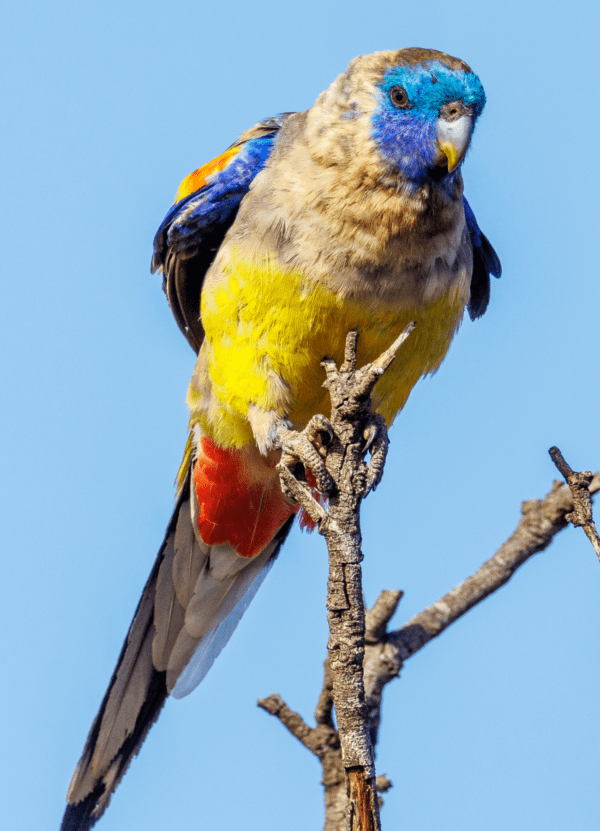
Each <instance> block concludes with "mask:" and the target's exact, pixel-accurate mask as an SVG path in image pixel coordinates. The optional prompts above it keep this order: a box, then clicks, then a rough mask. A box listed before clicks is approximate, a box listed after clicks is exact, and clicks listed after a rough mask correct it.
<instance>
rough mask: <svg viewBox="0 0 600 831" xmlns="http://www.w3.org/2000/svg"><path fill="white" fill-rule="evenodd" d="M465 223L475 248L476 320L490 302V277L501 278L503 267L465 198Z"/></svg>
mask: <svg viewBox="0 0 600 831" xmlns="http://www.w3.org/2000/svg"><path fill="white" fill-rule="evenodd" d="M463 202H464V208H465V221H466V223H467V230H468V232H469V237H470V239H471V245H472V247H473V275H472V277H471V298H470V300H469V305H468V309H469V316H470V318H471V320H475V319H476V318H478V317H481V315H482V314H483V313H484V312H485V310H486V309H487V306H488V303H489V300H490V275H492V276H493V277H500V276H501V274H502V266H501V264H500V260H499V258H498V255H497V254H496V252H495V251H494V249H493V247H492V244H491V243H490V241H489V240H488V238H487V237H486V235H485V234H484V233H483V231H482V230H481V228H480V227H479V225H478V224H477V220H476V219H475V214H474V213H473V211H472V210H471V206H470V205H469V203H468V202H467V200H466V199H465V198H464V197H463Z"/></svg>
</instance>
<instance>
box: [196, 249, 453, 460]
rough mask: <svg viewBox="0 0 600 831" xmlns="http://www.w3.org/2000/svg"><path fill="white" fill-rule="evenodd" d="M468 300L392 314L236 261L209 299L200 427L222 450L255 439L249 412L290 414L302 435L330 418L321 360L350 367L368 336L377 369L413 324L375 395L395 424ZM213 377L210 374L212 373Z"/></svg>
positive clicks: (369, 356) (366, 353) (368, 352)
mask: <svg viewBox="0 0 600 831" xmlns="http://www.w3.org/2000/svg"><path fill="white" fill-rule="evenodd" d="M463 309H464V299H463V298H462V297H460V296H459V294H458V292H457V291H456V289H455V290H454V291H452V290H451V291H449V292H448V293H447V294H446V295H444V296H443V297H442V298H440V299H439V300H436V301H435V302H434V303H430V304H429V305H427V306H424V307H422V308H412V309H409V308H390V307H389V306H382V305H381V304H377V303H376V302H375V300H374V301H373V304H372V305H367V304H364V303H360V304H359V303H357V302H356V301H354V300H350V299H348V298H341V297H339V296H338V295H337V294H335V293H333V292H331V291H329V290H327V289H326V288H324V287H323V286H322V285H314V284H311V283H310V282H309V281H307V280H306V279H305V278H304V277H303V276H302V275H301V274H299V273H294V272H284V271H282V270H281V269H278V268H276V267H274V266H273V265H272V264H270V263H268V262H267V263H262V264H260V265H259V264H254V263H249V262H245V261H242V260H239V259H236V260H232V262H231V263H230V266H229V268H228V269H227V272H226V273H222V274H221V276H220V278H219V280H218V281H217V282H215V283H213V284H212V285H210V284H209V285H207V286H206V287H205V290H204V291H203V295H202V322H203V325H204V328H205V331H206V343H205V344H204V345H203V351H202V352H201V356H200V362H202V361H204V362H206V361H208V373H209V376H210V385H211V387H212V396H211V399H212V401H211V405H210V408H208V409H207V408H206V407H205V406H199V404H200V401H199V396H200V395H205V394H206V393H205V392H204V393H203V392H202V388H203V385H202V384H201V383H200V380H199V378H198V377H196V378H195V380H193V381H192V385H191V387H190V394H189V397H188V400H189V404H190V408H191V410H192V421H198V422H199V423H200V424H201V426H202V428H203V430H204V431H205V432H206V433H208V434H209V435H211V436H212V437H213V438H214V439H215V440H216V441H217V442H218V443H220V444H224V445H230V446H236V447H241V446H243V445H245V444H248V443H250V442H252V441H253V435H252V430H251V429H250V425H249V423H248V419H247V414H248V410H249V407H250V406H251V405H255V406H257V407H259V408H260V409H261V410H263V411H265V412H270V411H276V412H277V413H278V414H279V415H282V416H286V417H287V418H289V419H290V421H291V422H292V424H293V425H294V426H295V427H296V428H297V429H298V428H302V427H303V426H304V425H305V424H306V422H307V421H308V420H309V419H310V417H311V416H312V415H314V414H315V413H317V412H323V413H325V414H327V413H328V411H329V402H328V396H327V392H326V390H324V389H323V386H322V384H323V380H324V378H325V376H324V372H323V369H322V367H321V366H320V362H321V361H322V360H323V358H324V357H331V358H333V359H334V360H335V361H336V362H337V363H338V365H339V363H340V362H341V361H342V359H343V352H344V342H345V338H346V333H347V332H348V331H349V330H350V329H357V330H358V332H359V347H358V360H359V365H363V364H364V363H366V362H368V361H372V360H373V359H374V358H376V357H377V356H378V355H379V354H380V353H381V352H383V351H384V350H385V349H387V347H388V346H389V345H390V344H391V343H392V342H393V341H394V339H395V338H396V337H397V335H398V334H399V333H400V332H401V331H402V330H403V329H404V327H405V326H406V325H407V324H408V323H409V322H410V321H411V320H414V321H416V324H417V326H416V329H415V331H414V332H413V334H412V335H411V336H410V338H409V339H408V341H407V342H406V343H405V344H404V345H403V346H402V347H401V348H400V351H399V353H398V357H397V358H396V360H395V361H394V363H393V364H392V366H391V367H390V369H389V370H388V372H387V373H386V374H385V375H384V376H383V378H382V379H381V380H380V381H379V382H378V384H377V387H376V388H375V395H374V397H373V398H374V405H375V407H376V409H377V411H378V412H380V413H381V414H382V415H383V416H384V417H385V419H386V420H387V422H388V424H391V422H392V421H393V419H394V417H395V416H396V414H397V413H398V411H399V410H400V409H401V408H402V407H403V406H404V404H405V402H406V399H407V398H408V396H409V394H410V391H411V390H412V388H413V386H414V385H415V384H416V382H417V381H418V379H419V378H420V377H421V376H422V375H425V374H427V373H429V372H433V371H434V370H436V369H437V368H438V367H439V365H440V363H441V362H442V360H443V358H444V356H445V355H446V352H447V350H448V347H449V345H450V342H451V340H452V337H453V336H454V333H455V332H456V329H457V327H458V325H459V324H460V321H461V318H462V314H463ZM204 374H205V373H204Z"/></svg>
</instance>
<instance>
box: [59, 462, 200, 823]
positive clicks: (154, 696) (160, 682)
mask: <svg viewBox="0 0 600 831" xmlns="http://www.w3.org/2000/svg"><path fill="white" fill-rule="evenodd" d="M188 498H189V477H188V481H187V483H186V485H185V486H184V488H183V489H182V492H181V493H180V495H179V498H178V500H177V504H176V506H175V510H174V511H173V516H172V517H171V521H170V522H169V526H168V528H167V532H166V534H165V539H164V541H163V544H162V545H161V547H160V550H159V552H158V556H157V558H156V561H155V563H154V566H153V568H152V571H151V573H150V576H149V578H148V580H147V582H146V585H145V586H144V591H143V592H142V598H141V599H140V602H139V604H138V606H137V609H136V611H135V614H134V616H133V621H132V624H131V626H130V628H129V632H128V633H127V637H126V638H125V643H124V644H123V647H122V649H121V653H120V655H119V659H118V661H117V665H116V667H115V671H114V672H113V675H112V678H111V680H110V683H109V685H108V689H107V690H106V693H105V695H104V698H103V699H102V703H101V705H100V709H99V710H98V714H97V716H96V718H95V719H94V723H93V724H92V728H91V730H90V732H89V735H88V737H87V740H86V743H85V747H84V749H83V753H82V755H81V759H80V761H79V764H78V766H77V768H78V770H82V771H83V770H85V768H86V767H87V765H89V763H90V761H91V759H92V756H93V754H94V750H95V748H96V743H97V741H98V735H99V732H100V728H101V726H102V719H103V717H104V712H105V710H106V705H107V703H108V699H109V696H110V693H111V691H112V688H113V686H114V684H115V682H116V679H117V673H118V671H119V667H120V666H121V664H122V662H123V659H124V657H125V653H126V651H127V647H128V645H129V638H130V635H131V633H132V629H133V625H134V622H135V620H136V617H137V615H138V613H139V612H140V610H141V607H142V600H143V598H144V597H145V596H146V594H147V593H148V592H154V588H155V586H156V580H157V577H158V570H159V568H160V564H161V563H162V560H163V556H164V551H165V548H166V545H167V541H168V540H169V537H170V536H171V535H172V534H174V533H175V526H176V524H177V518H178V516H179V510H180V508H181V506H182V504H183V503H184V502H185V501H186V499H188ZM150 608H151V612H150V614H149V615H148V618H147V620H145V621H144V630H145V633H147V632H148V631H149V630H151V629H152V627H153V624H154V608H153V604H152V605H151V607H150ZM166 675H167V674H166V672H165V671H161V672H159V671H158V670H156V669H153V670H152V675H151V678H150V682H149V684H148V690H147V694H146V698H145V700H144V702H143V704H142V706H141V708H140V710H139V712H138V715H137V718H136V722H135V726H134V728H133V730H132V732H131V733H130V734H129V735H128V736H127V738H126V739H125V741H124V742H123V743H122V745H121V747H120V748H119V750H118V752H117V754H116V756H115V758H114V759H112V760H111V764H112V763H113V762H114V761H115V760H116V759H118V768H117V775H116V776H115V778H114V780H113V782H112V783H111V789H110V793H109V794H106V793H105V791H106V783H105V782H104V781H102V778H99V779H97V780H96V781H95V783H94V786H93V789H92V790H91V792H90V793H89V794H88V795H87V796H85V798H84V799H82V800H81V801H79V802H75V803H72V804H71V803H69V804H68V805H67V808H66V810H65V814H64V817H63V821H62V824H61V826H60V831H88V830H89V829H90V828H92V827H93V826H94V825H95V824H96V822H97V821H98V820H99V819H100V817H101V816H102V814H103V813H104V811H105V810H106V808H107V807H108V804H109V802H110V797H111V795H112V793H113V792H114V791H115V789H116V787H117V785H118V784H119V782H120V781H121V779H122V778H123V776H124V774H125V772H126V771H127V768H128V767H129V764H130V762H131V760H132V759H133V757H134V756H136V755H137V754H138V753H139V751H140V748H141V746H142V744H143V742H144V740H145V738H146V736H147V735H148V731H149V730H150V728H151V727H152V725H153V724H154V722H155V721H156V720H157V718H158V716H159V714H160V711H161V709H162V707H163V704H164V703H165V701H166V698H167V683H166Z"/></svg>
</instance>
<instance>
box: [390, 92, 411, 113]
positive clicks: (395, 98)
mask: <svg viewBox="0 0 600 831" xmlns="http://www.w3.org/2000/svg"><path fill="white" fill-rule="evenodd" d="M389 95H390V101H391V102H392V104H393V105H394V107H398V109H399V110H406V109H408V108H409V107H410V101H409V100H408V94H407V92H406V90H405V89H404V87H392V88H391V90H390V92H389Z"/></svg>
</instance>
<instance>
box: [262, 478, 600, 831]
mask: <svg viewBox="0 0 600 831" xmlns="http://www.w3.org/2000/svg"><path fill="white" fill-rule="evenodd" d="M587 487H588V489H589V493H590V494H594V493H597V492H598V491H600V473H595V474H594V475H593V477H592V478H591V480H590V482H589V484H588V486H587ZM521 510H522V519H521V520H520V522H519V524H518V525H517V528H516V529H515V531H514V533H513V534H512V535H511V536H510V537H509V538H508V540H507V541H506V542H505V543H504V545H502V546H501V547H500V548H499V549H498V551H497V552H496V554H494V556H493V557H491V558H490V559H489V560H488V561H487V562H485V563H484V564H483V565H482V566H481V568H480V569H478V570H477V571H476V572H475V574H473V575H472V576H471V577H468V578H467V579H466V580H464V581H463V582H462V583H460V584H459V585H458V586H457V587H456V588H454V589H452V591H450V592H448V593H447V594H446V595H444V597H442V598H441V599H440V600H438V601H437V602H436V603H434V604H432V605H431V606H429V607H428V608H427V609H425V610H424V611H422V612H421V613H420V614H418V615H416V617H414V618H412V620H410V621H409V622H408V623H406V624H405V625H404V626H402V627H400V628H399V629H397V630H396V631H394V632H391V633H389V634H388V633H387V625H388V623H389V621H390V620H391V618H392V616H393V614H394V612H395V611H396V609H397V607H398V604H399V602H400V600H401V597H402V592H400V591H398V590H395V591H389V590H384V591H383V592H382V593H381V594H380V595H379V597H378V598H377V600H376V602H375V604H374V605H373V607H372V608H371V609H370V610H368V611H367V613H366V623H365V650H364V689H365V706H366V709H367V713H368V718H369V723H370V735H371V740H372V743H373V746H375V744H376V741H377V731H378V727H379V723H380V719H381V702H382V693H383V689H384V687H385V685H386V684H388V683H389V682H390V681H392V680H393V679H394V678H397V677H398V675H399V673H400V670H401V668H402V665H403V663H404V661H406V660H407V659H408V658H410V657H411V656H412V655H414V654H415V653H416V652H418V651H419V649H421V648H422V647H423V646H425V645H426V644H427V643H428V642H429V641H431V640H432V639H433V638H436V637H437V636H438V635H440V634H441V633H442V632H443V631H444V630H445V629H447V628H448V626H450V624H452V623H454V621H456V620H458V619H459V618H460V617H462V616H463V615H464V614H466V613H467V612H468V611H469V610H470V609H472V608H473V606H475V605H477V604H478V603H480V602H481V601H482V600H485V598H486V597H489V595H490V594H492V593H493V592H495V591H497V590H498V589H499V588H501V587H502V586H504V585H505V584H506V583H507V582H508V581H509V580H510V578H511V577H512V576H513V574H515V572H516V571H517V570H518V569H519V568H520V567H521V566H522V565H523V564H524V563H526V562H527V560H528V559H529V558H530V557H532V556H533V555H534V554H537V553H539V552H541V551H543V550H545V549H546V548H547V547H548V546H549V545H550V544H551V542H552V540H553V539H554V537H555V536H556V535H557V534H558V533H559V532H560V531H562V530H563V529H564V528H566V527H567V525H568V521H569V520H568V516H569V513H570V512H572V511H573V510H574V498H573V494H572V492H571V490H570V489H569V488H568V487H567V486H566V485H563V484H561V483H560V482H554V484H553V486H552V489H551V490H550V492H549V493H548V494H547V495H546V496H545V497H544V498H543V499H531V500H529V501H527V502H523V503H522V506H521ZM331 689H332V680H331V668H330V666H329V659H328V660H326V661H325V673H324V681H323V689H322V691H321V694H320V696H319V703H318V705H317V710H316V713H315V717H316V721H317V726H316V727H314V728H311V727H309V726H308V725H307V724H306V723H305V722H304V721H303V720H302V719H301V717H300V716H299V715H298V714H297V713H294V712H293V711H291V710H290V709H289V708H288V707H287V705H285V704H284V703H283V702H282V701H281V699H280V698H279V696H269V698H268V699H264V700H261V701H259V704H260V706H262V707H263V708H264V709H266V710H267V711H268V712H270V713H271V714H272V715H276V716H277V717H278V718H279V719H280V721H281V722H282V723H283V724H284V725H285V726H286V728H287V729H288V730H289V731H290V732H291V733H292V734H293V735H294V736H296V738H298V739H299V740H300V741H301V742H302V744H303V745H304V746H305V747H307V748H308V749H309V750H311V752H312V753H314V754H315V755H316V756H317V757H318V758H319V759H320V761H321V764H322V766H323V780H322V781H323V785H324V786H325V824H324V831H344V829H345V828H346V825H345V822H346V819H345V817H346V788H345V783H344V776H343V767H342V763H341V754H340V750H339V740H338V738H337V732H336V730H335V728H334V725H333V719H332V714H331V708H332V695H331ZM307 731H308V732H307ZM375 786H376V789H377V791H378V792H379V793H384V792H385V791H387V790H388V789H389V788H390V787H391V786H392V785H391V782H390V781H389V780H388V779H387V777H385V776H379V777H377V780H376V783H375Z"/></svg>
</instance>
